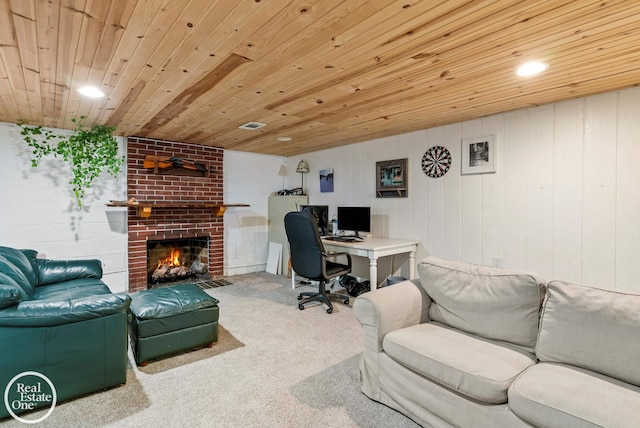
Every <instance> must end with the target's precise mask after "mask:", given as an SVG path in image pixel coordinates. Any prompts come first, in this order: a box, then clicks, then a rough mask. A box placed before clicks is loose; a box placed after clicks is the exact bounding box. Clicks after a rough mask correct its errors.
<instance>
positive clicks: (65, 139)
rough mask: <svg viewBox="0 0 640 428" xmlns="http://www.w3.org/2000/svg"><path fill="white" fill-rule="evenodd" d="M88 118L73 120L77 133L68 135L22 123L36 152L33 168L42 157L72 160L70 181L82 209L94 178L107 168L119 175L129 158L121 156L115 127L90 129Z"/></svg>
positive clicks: (28, 141) (29, 144)
mask: <svg viewBox="0 0 640 428" xmlns="http://www.w3.org/2000/svg"><path fill="white" fill-rule="evenodd" d="M85 119H86V117H85V116H80V118H79V119H75V118H74V119H71V121H72V122H73V123H75V124H76V126H75V128H74V133H73V134H71V135H68V136H67V135H63V134H59V133H57V132H55V131H52V130H49V129H45V128H43V127H42V126H29V125H28V124H27V123H25V122H19V123H18V126H20V128H21V131H20V135H22V138H23V140H24V141H25V143H27V145H28V146H29V147H30V148H31V151H32V154H33V157H32V159H31V166H32V167H34V168H36V167H38V165H40V162H41V160H42V158H43V157H48V156H53V157H55V158H62V159H63V160H64V161H65V162H69V163H70V166H71V173H72V176H73V178H72V179H71V181H70V182H69V184H71V186H72V189H73V194H74V196H75V198H76V202H77V203H78V207H79V208H82V206H83V201H84V196H85V192H86V190H87V189H90V188H91V184H92V183H93V180H95V179H96V178H97V177H98V176H99V175H100V174H101V173H102V172H103V171H104V172H106V173H108V174H109V175H111V176H112V177H114V178H118V173H119V172H120V170H121V169H122V166H123V165H124V160H125V157H124V156H118V143H117V141H116V139H115V138H114V136H113V131H114V130H115V127H110V126H105V125H93V126H92V127H91V128H89V129H87V128H86V127H85V126H84V121H85Z"/></svg>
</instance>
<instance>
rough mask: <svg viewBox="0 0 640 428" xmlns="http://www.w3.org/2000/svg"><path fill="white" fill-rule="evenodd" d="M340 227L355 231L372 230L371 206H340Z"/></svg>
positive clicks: (344, 229)
mask: <svg viewBox="0 0 640 428" xmlns="http://www.w3.org/2000/svg"><path fill="white" fill-rule="evenodd" d="M338 229H340V230H342V231H343V232H344V231H350V232H355V233H356V236H360V234H359V233H358V232H371V208H370V207H338Z"/></svg>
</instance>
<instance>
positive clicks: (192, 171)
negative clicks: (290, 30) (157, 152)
mask: <svg viewBox="0 0 640 428" xmlns="http://www.w3.org/2000/svg"><path fill="white" fill-rule="evenodd" d="M144 167H145V168H148V169H153V172H154V173H155V174H170V175H189V176H198V177H209V174H210V169H209V164H208V163H206V162H196V161H193V160H189V159H185V158H179V157H176V156H154V155H147V157H146V158H145V160H144Z"/></svg>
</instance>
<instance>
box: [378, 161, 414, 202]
mask: <svg viewBox="0 0 640 428" xmlns="http://www.w3.org/2000/svg"><path fill="white" fill-rule="evenodd" d="M407 190H408V187H407V158H405V159H394V160H388V161H382V162H376V197H377V198H406V197H407Z"/></svg>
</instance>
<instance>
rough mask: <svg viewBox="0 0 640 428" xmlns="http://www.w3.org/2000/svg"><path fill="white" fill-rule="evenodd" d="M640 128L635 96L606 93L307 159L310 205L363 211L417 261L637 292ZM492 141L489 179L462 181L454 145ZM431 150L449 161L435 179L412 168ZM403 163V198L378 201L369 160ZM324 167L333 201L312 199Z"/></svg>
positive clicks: (639, 95)
mask: <svg viewBox="0 0 640 428" xmlns="http://www.w3.org/2000/svg"><path fill="white" fill-rule="evenodd" d="M639 119H640V89H638V88H636V89H629V90H625V91H621V92H612V93H608V94H604V95H598V96H592V97H587V98H583V99H577V100H572V101H567V102H563V103H557V104H552V105H548V106H542V107H536V108H531V109H527V110H520V111H516V112H512V113H505V114H499V115H494V116H489V117H486V118H482V119H477V120H472V121H467V122H460V123H456V124H452V125H447V126H442V127H436V128H431V129H427V130H423V131H417V132H412V133H407V134H402V135H397V136H393V137H387V138H382V139H377V140H372V141H368V142H365V143H359V144H356V145H353V146H348V147H342V148H336V149H331V150H324V151H319V152H314V153H308V154H305V155H304V159H305V160H307V161H308V162H309V165H310V167H311V173H310V174H307V177H305V182H306V183H308V184H307V185H306V187H307V190H308V192H309V194H310V203H313V204H328V205H329V206H330V207H331V208H330V213H335V209H336V207H337V206H338V205H365V204H366V205H370V206H371V207H372V213H373V215H374V227H375V228H376V230H375V231H374V233H375V234H378V235H381V236H391V237H404V238H414V239H418V240H420V241H421V243H422V245H421V246H420V248H419V254H418V259H420V258H421V257H423V256H426V255H427V254H430V255H434V256H438V257H443V258H448V259H454V260H464V261H468V262H474V263H482V264H487V265H492V264H501V265H502V266H505V267H513V268H518V269H527V270H531V271H534V272H536V273H539V274H540V275H542V276H544V277H545V278H547V279H549V280H550V279H561V280H566V281H571V282H576V283H582V284H585V285H591V286H596V287H602V288H608V289H617V290H628V291H635V292H640V284H639V283H638V281H637V278H636V277H637V275H636V272H637V266H638V265H639V264H640V226H638V223H637V220H638V217H639V214H640V191H638V190H637V185H638V183H640V168H638V165H640V145H639V144H638V141H640V128H638V120H639ZM488 134H494V135H495V136H496V146H497V150H498V152H497V172H496V173H494V174H482V175H464V176H463V175H461V174H460V162H459V161H460V152H461V139H462V138H468V137H477V136H482V135H488ZM433 145H443V146H445V147H447V148H448V149H449V150H450V151H451V153H452V155H453V158H454V163H453V166H452V167H451V169H450V170H449V172H448V173H447V174H446V175H445V176H444V178H441V179H432V178H428V177H427V176H426V175H425V174H424V173H423V172H422V169H421V165H420V162H421V159H422V155H423V154H424V152H425V151H426V150H427V149H428V148H429V147H431V146H433ZM402 157H408V158H409V174H410V177H409V197H408V198H394V199H378V198H376V197H375V192H374V190H375V187H374V174H375V162H376V161H381V160H388V159H396V158H402ZM298 160H299V158H297V157H296V158H290V159H289V162H290V163H292V162H294V161H295V162H297V161H298ZM325 168H334V184H335V191H334V192H333V193H320V190H319V179H318V171H319V170H320V169H325ZM297 179H298V177H297V176H295V174H292V175H291V180H297ZM405 268H406V267H405ZM382 274H385V273H382ZM386 274H388V273H386Z"/></svg>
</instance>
